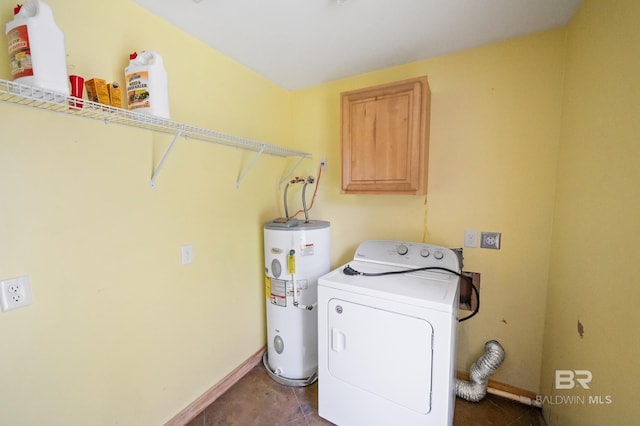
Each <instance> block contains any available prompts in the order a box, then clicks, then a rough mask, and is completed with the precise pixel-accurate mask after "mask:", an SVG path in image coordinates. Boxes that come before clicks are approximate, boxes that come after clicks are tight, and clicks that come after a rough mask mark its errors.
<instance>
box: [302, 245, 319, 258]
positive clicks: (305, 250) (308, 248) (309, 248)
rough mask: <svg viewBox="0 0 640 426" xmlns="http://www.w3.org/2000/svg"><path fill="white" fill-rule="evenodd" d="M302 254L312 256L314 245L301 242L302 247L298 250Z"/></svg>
mask: <svg viewBox="0 0 640 426" xmlns="http://www.w3.org/2000/svg"><path fill="white" fill-rule="evenodd" d="M300 252H301V254H302V256H313V254H314V252H315V245H313V244H303V245H302V249H301V250H300Z"/></svg>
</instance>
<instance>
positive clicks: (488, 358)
mask: <svg viewBox="0 0 640 426" xmlns="http://www.w3.org/2000/svg"><path fill="white" fill-rule="evenodd" d="M502 361H504V349H503V348H502V346H500V343H498V342H497V341H496V340H489V341H488V342H487V343H485V344H484V354H482V356H481V357H480V358H478V360H477V361H476V362H474V363H473V364H471V369H470V371H469V381H468V382H467V381H466V380H460V379H456V395H458V396H459V397H460V398H462V399H466V400H467V401H471V402H478V401H480V400H481V399H482V398H484V397H485V395H486V394H487V382H488V381H489V376H491V375H492V374H493V373H494V372H495V371H496V369H497V368H498V367H500V364H502Z"/></svg>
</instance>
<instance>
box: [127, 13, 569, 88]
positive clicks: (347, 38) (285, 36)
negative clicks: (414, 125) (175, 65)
mask: <svg viewBox="0 0 640 426" xmlns="http://www.w3.org/2000/svg"><path fill="white" fill-rule="evenodd" d="M133 1H134V2H135V3H138V4H139V5H141V6H142V7H144V8H146V9H148V10H149V11H151V12H153V13H155V14H156V15H158V16H160V17H162V18H164V19H166V20H167V21H169V22H170V23H172V24H173V25H175V26H176V27H178V28H181V29H182V30H184V31H186V32H187V33H189V34H191V35H193V36H194V37H196V38H198V39H200V40H202V41H204V42H205V43H206V44H208V45H210V46H211V47H213V48H215V49H216V50H218V51H220V52H222V53H223V54H225V55H226V56H229V57H231V58H233V59H235V60H236V61H238V62H239V63H241V64H243V65H245V66H247V67H248V68H250V69H252V70H254V71H256V72H257V73H258V74H260V75H262V76H264V77H266V78H268V79H269V80H271V81H273V82H275V83H276V84H278V85H280V86H282V87H284V88H286V89H290V90H295V89H301V88H304V87H308V86H312V85H316V84H320V83H325V82H328V81H331V80H336V79H340V78H344V77H348V76H352V75H357V74H361V73H364V72H369V71H374V70H377V69H381V68H386V67H390V66H394V65H400V64H404V63H408V62H412V61H415V60H419V59H425V58H430V57H433V56H438V55H442V54H446V53H451V52H455V51H459V50H463V49H468V48H472V47H476V46H480V45H483V44H487V43H492V42H495V41H499V40H505V39H509V38H513V37H517V36H521V35H525V34H530V33H534V32H537V31H543V30H547V29H551V28H555V27H560V26H563V25H564V24H566V23H567V21H568V20H569V19H570V18H571V16H572V15H573V13H574V12H575V10H576V9H577V7H578V6H579V4H580V2H581V0H133Z"/></svg>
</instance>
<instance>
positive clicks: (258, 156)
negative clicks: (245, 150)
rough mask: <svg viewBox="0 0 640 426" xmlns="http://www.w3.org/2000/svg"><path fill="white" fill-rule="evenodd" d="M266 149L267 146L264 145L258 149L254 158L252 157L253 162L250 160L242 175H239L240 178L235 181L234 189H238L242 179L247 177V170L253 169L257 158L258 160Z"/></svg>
mask: <svg viewBox="0 0 640 426" xmlns="http://www.w3.org/2000/svg"><path fill="white" fill-rule="evenodd" d="M266 147H267V145H264V144H263V145H262V147H261V148H260V151H258V153H257V154H256V156H255V157H253V160H251V163H249V165H248V166H247V167H246V168H245V169H244V171H243V172H242V174H240V177H239V178H238V180H237V181H236V189H239V188H240V182H242V179H244V177H245V176H246V175H247V173H249V170H251V169H252V168H253V166H254V165H255V164H256V161H258V158H260V156H261V155H262V153H263V152H264V150H265V148H266Z"/></svg>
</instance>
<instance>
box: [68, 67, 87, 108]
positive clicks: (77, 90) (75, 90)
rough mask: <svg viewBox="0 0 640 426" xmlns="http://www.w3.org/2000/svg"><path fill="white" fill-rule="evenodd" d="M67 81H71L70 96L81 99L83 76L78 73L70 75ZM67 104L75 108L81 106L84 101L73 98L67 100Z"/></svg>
mask: <svg viewBox="0 0 640 426" xmlns="http://www.w3.org/2000/svg"><path fill="white" fill-rule="evenodd" d="M69 81H70V82H71V96H73V97H74V98H78V99H82V91H83V90H84V78H82V77H80V76H79V75H70V76H69ZM69 105H71V106H75V107H76V108H82V107H83V105H84V103H83V102H82V101H78V100H75V101H73V102H69Z"/></svg>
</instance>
